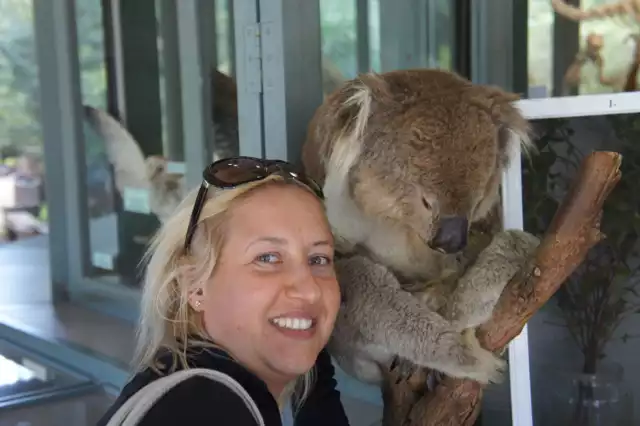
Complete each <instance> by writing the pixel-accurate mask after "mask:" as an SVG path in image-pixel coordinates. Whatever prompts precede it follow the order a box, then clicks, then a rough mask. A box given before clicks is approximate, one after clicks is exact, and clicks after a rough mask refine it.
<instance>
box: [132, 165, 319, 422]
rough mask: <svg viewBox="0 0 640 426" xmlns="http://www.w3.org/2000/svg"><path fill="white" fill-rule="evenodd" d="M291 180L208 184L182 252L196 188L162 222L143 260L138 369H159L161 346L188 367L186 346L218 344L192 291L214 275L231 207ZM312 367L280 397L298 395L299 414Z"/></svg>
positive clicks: (274, 177)
mask: <svg viewBox="0 0 640 426" xmlns="http://www.w3.org/2000/svg"><path fill="white" fill-rule="evenodd" d="M287 181H288V180H285V179H284V178H283V177H281V176H278V175H272V176H270V177H268V178H266V179H263V180H260V181H256V182H250V183H247V184H244V185H240V186H238V187H235V188H232V189H224V190H220V189H217V188H214V187H210V188H209V193H208V197H207V200H206V202H205V205H204V206H203V208H202V212H201V213H200V217H199V219H198V225H197V227H196V232H195V233H194V236H193V239H192V242H191V247H192V249H191V250H190V251H189V253H186V252H185V250H184V240H185V234H186V231H187V227H188V224H189V220H190V217H191V211H192V209H193V205H194V203H195V199H196V196H197V192H198V191H197V190H193V191H191V192H190V193H189V194H188V195H187V197H186V198H185V199H184V200H183V201H182V202H181V203H180V204H179V205H178V207H177V208H176V210H175V212H174V213H173V214H172V215H171V217H170V218H169V219H168V220H166V221H165V222H164V223H163V224H162V226H161V228H160V229H159V230H158V232H157V233H156V234H155V235H154V237H153V239H152V241H151V243H150V245H149V247H148V250H147V252H146V253H145V256H144V257H143V260H142V262H141V266H142V265H146V271H145V275H144V283H143V289H142V298H141V304H140V305H141V306H140V320H139V324H138V329H137V335H136V348H135V354H134V361H133V362H134V371H136V372H138V371H142V370H144V369H146V368H151V369H153V370H155V371H159V368H160V367H161V366H160V365H159V363H158V360H157V355H158V352H159V351H160V350H166V351H168V352H169V353H170V354H171V356H172V359H173V362H172V367H175V366H177V365H181V366H182V368H185V369H186V368H188V359H187V358H188V355H187V349H188V348H194V347H201V348H204V347H219V346H217V345H215V344H214V343H212V342H211V340H210V338H209V336H208V335H207V333H206V331H205V329H204V324H203V322H202V319H201V314H199V313H197V312H195V311H194V310H193V309H191V308H190V306H189V303H188V300H189V294H190V292H191V291H193V290H194V289H195V287H196V286H197V285H198V283H201V282H205V281H207V280H208V279H209V278H210V277H211V275H212V274H213V271H214V268H215V265H216V260H217V259H218V256H219V255H220V252H221V250H222V246H223V244H224V235H225V232H224V227H225V225H226V222H227V219H228V213H229V211H230V208H231V207H233V205H234V204H235V203H237V202H238V201H239V200H241V199H243V198H246V197H247V196H248V195H249V194H251V193H252V192H253V191H254V190H255V189H257V188H259V187H264V186H267V185H273V184H280V185H284V184H287V183H286V182H287ZM292 182H294V183H297V182H296V181H292ZM299 186H301V187H303V188H305V189H307V190H309V191H310V192H312V193H313V191H311V189H310V188H308V187H306V186H304V185H302V184H299ZM222 349H223V348H222ZM314 370H315V369H312V370H311V371H309V372H308V373H306V374H304V375H303V376H301V377H299V378H298V380H296V381H294V382H293V383H291V384H290V385H289V386H288V387H287V388H286V389H285V391H284V392H283V395H281V397H280V398H279V401H278V402H279V405H280V406H282V403H284V401H286V400H287V399H288V398H289V397H290V396H294V398H293V399H294V413H295V412H297V410H298V409H299V407H300V406H301V405H302V403H303V402H304V400H305V399H306V397H307V396H308V393H309V392H310V390H311V388H312V386H313V382H314V380H315V378H314Z"/></svg>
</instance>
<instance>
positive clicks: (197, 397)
mask: <svg viewBox="0 0 640 426" xmlns="http://www.w3.org/2000/svg"><path fill="white" fill-rule="evenodd" d="M161 361H163V364H164V365H170V362H171V357H170V356H169V355H168V354H165V355H163V356H162V357H161ZM189 366H190V367H192V368H194V367H195V368H211V369H214V370H218V371H221V372H223V373H226V374H228V375H230V376H231V377H233V378H234V379H235V380H237V381H238V383H240V384H241V385H242V386H243V387H244V389H245V390H246V391H247V392H248V393H249V395H251V397H252V398H253V400H254V401H255V403H256V405H257V406H258V408H259V410H260V412H261V413H262V416H263V418H264V421H265V425H266V426H281V424H282V422H281V419H280V411H279V409H278V405H277V403H276V401H275V399H274V398H273V396H272V395H271V393H270V392H269V391H268V390H267V387H266V385H265V384H264V382H263V381H262V380H260V379H259V378H258V377H256V376H255V375H254V374H252V373H251V372H249V371H248V370H247V369H246V368H244V367H243V366H241V365H240V364H238V363H237V362H235V361H233V360H231V358H229V356H228V355H227V354H226V353H225V352H223V351H222V350H219V349H209V348H207V349H199V350H198V352H197V354H196V355H193V356H191V357H190V358H189ZM177 369H179V367H178V368H177ZM333 375H334V368H333V365H332V364H331V358H330V357H329V354H328V353H327V352H326V350H323V351H322V352H321V353H320V355H319V356H318V359H317V361H316V381H315V387H314V388H313V390H312V391H311V393H310V394H309V396H308V397H307V400H306V401H305V403H304V405H303V406H302V408H301V409H300V411H299V412H298V414H297V416H296V417H295V425H296V426H316V425H317V426H325V425H332V426H348V425H349V422H348V420H347V416H346V414H345V412H344V408H343V407H342V403H341V401H340V393H339V392H338V391H337V390H336V381H335V379H334V378H333ZM158 377H159V376H158V374H157V373H155V372H154V371H153V370H150V369H147V370H145V371H143V372H141V373H138V374H137V375H135V376H134V377H133V378H132V379H131V381H129V383H127V384H126V385H125V387H124V388H123V389H122V391H121V392H120V395H119V396H118V398H117V399H116V401H115V402H114V403H113V405H112V406H111V407H110V408H109V410H108V411H107V412H106V413H105V415H104V416H103V417H102V419H100V421H99V422H98V425H97V426H105V425H106V424H107V422H108V421H109V418H111V416H112V415H113V414H114V413H115V412H116V410H117V409H118V408H119V407H120V406H121V405H122V404H123V403H124V402H125V401H126V400H127V399H128V398H129V397H130V396H131V395H133V394H134V393H135V392H136V391H137V390H139V389H140V388H142V387H143V386H145V385H146V384H147V383H149V382H151V381H152V380H155V379H157V378H158ZM183 424H184V425H188V424H192V425H199V424H201V425H211V426H214V425H215V426H245V425H246V426H249V425H250V426H255V424H256V423H255V420H254V419H253V416H252V415H251V412H250V411H249V409H248V408H247V407H246V405H245V404H244V402H242V400H241V399H240V397H239V396H237V395H236V394H235V393H234V392H233V391H232V390H230V389H229V388H227V387H226V386H225V385H223V384H220V383H217V382H215V381H213V380H211V379H207V378H205V377H192V378H189V379H187V380H185V381H184V382H182V383H180V384H179V385H177V386H175V387H174V388H172V389H171V390H170V391H169V392H167V394H166V395H164V396H163V397H161V398H160V399H159V400H158V401H157V402H156V404H155V405H154V406H153V407H152V408H151V409H150V410H149V411H148V412H147V415H146V416H145V417H144V419H143V420H142V421H141V422H140V423H139V424H138V426H163V425H166V426H179V425H183Z"/></svg>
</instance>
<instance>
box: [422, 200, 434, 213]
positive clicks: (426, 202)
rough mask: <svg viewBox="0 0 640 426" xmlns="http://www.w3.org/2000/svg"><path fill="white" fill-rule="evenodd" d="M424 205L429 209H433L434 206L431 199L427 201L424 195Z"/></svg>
mask: <svg viewBox="0 0 640 426" xmlns="http://www.w3.org/2000/svg"><path fill="white" fill-rule="evenodd" d="M422 205H423V206H425V207H426V208H427V210H431V209H432V206H431V203H430V202H429V201H427V199H426V198H424V197H422Z"/></svg>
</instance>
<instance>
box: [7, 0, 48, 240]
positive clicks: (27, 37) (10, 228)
mask: <svg viewBox="0 0 640 426" xmlns="http://www.w3.org/2000/svg"><path fill="white" fill-rule="evenodd" d="M35 49H36V45H35V33H34V27H33V13H32V2H31V1H24V0H23V1H17V0H0V244H3V243H4V242H7V241H14V240H16V239H19V238H24V237H26V236H28V235H33V234H40V233H47V219H48V217H47V203H46V200H45V194H44V182H43V179H44V156H43V146H42V136H41V131H42V130H41V127H40V119H39V116H38V114H39V111H40V98H39V80H38V63H37V61H36V51H35Z"/></svg>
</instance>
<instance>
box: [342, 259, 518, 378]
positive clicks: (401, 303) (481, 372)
mask: <svg viewBox="0 0 640 426" xmlns="http://www.w3.org/2000/svg"><path fill="white" fill-rule="evenodd" d="M336 272H337V274H338V280H339V282H340V286H341V288H342V291H343V297H344V301H345V304H344V306H343V309H342V310H341V312H342V313H341V315H342V318H343V320H344V321H343V324H345V325H346V324H349V325H350V326H351V327H353V329H354V330H357V332H354V333H350V335H351V336H352V339H356V340H358V342H357V345H358V346H360V347H363V348H367V351H368V353H369V356H370V357H371V358H372V359H375V360H376V361H377V362H378V363H380V364H382V365H388V364H389V363H390V362H391V360H392V359H393V357H394V356H399V357H400V358H403V359H405V360H407V361H409V362H411V363H414V364H416V365H418V366H422V367H427V368H431V369H433V370H437V371H440V372H442V373H445V374H447V375H449V376H452V377H458V378H470V379H473V380H477V381H479V382H481V383H488V382H496V381H499V379H500V377H501V370H502V369H503V368H504V366H505V362H504V361H503V360H502V359H500V358H499V357H498V356H496V355H494V354H493V353H492V352H490V351H487V350H485V349H483V348H482V347H481V346H480V344H479V343H478V341H477V340H476V338H475V334H474V333H473V332H469V333H460V332H458V331H457V330H455V329H454V327H453V326H452V325H451V323H450V322H448V321H446V320H445V319H444V318H443V317H442V316H441V315H439V314H438V313H436V312H434V311H433V310H431V309H429V307H428V306H426V305H425V304H424V303H422V302H421V301H420V300H418V299H417V298H416V297H413V296H412V295H411V294H410V293H408V292H406V291H403V290H402V289H401V287H400V283H399V282H398V280H397V279H396V277H395V276H394V275H393V274H392V273H391V272H390V271H389V270H388V269H387V268H385V267H384V266H383V265H380V264H377V263H374V262H373V261H372V260H371V259H369V258H366V257H363V256H354V257H352V258H349V259H345V260H340V261H339V262H337V263H336Z"/></svg>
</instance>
